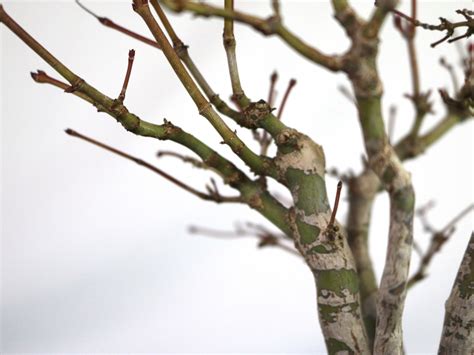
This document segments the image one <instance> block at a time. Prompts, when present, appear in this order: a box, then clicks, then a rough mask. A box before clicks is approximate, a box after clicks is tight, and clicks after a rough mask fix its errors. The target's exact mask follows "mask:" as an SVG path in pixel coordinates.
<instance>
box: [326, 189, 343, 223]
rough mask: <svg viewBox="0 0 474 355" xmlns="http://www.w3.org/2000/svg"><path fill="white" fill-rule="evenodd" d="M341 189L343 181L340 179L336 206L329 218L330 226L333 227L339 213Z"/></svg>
mask: <svg viewBox="0 0 474 355" xmlns="http://www.w3.org/2000/svg"><path fill="white" fill-rule="evenodd" d="M341 190H342V181H339V182H338V183H337V191H336V198H335V200H334V207H333V209H332V213H331V219H330V220H329V223H328V228H329V227H332V226H333V225H334V221H335V220H336V213H337V208H338V207H339V198H340V197H341Z"/></svg>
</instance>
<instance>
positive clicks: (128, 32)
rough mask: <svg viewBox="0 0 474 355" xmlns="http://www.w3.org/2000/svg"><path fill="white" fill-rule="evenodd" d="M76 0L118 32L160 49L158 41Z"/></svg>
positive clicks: (101, 21)
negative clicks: (96, 12)
mask: <svg viewBox="0 0 474 355" xmlns="http://www.w3.org/2000/svg"><path fill="white" fill-rule="evenodd" d="M75 1H76V4H77V5H79V6H80V7H81V8H82V9H83V10H84V11H85V12H87V13H88V14H90V15H92V16H94V17H95V18H96V19H97V20H98V21H99V22H100V23H101V24H102V25H104V26H105V27H109V28H112V29H114V30H116V31H118V32H121V33H123V34H125V35H127V36H129V37H132V38H135V39H136V40H139V41H140V42H143V43H146V44H148V45H150V46H152V47H155V48H158V49H160V46H159V45H158V43H156V42H155V41H153V40H152V39H149V38H147V37H145V36H142V35H140V34H138V33H136V32H133V31H131V30H129V29H127V28H125V27H122V26H120V25H118V24H116V23H115V22H113V21H112V20H110V19H108V18H107V17H101V16H98V15H97V14H95V13H94V12H92V11H91V10H90V9H88V8H87V7H85V6H84V5H83V4H82V3H81V2H80V1H79V0H75Z"/></svg>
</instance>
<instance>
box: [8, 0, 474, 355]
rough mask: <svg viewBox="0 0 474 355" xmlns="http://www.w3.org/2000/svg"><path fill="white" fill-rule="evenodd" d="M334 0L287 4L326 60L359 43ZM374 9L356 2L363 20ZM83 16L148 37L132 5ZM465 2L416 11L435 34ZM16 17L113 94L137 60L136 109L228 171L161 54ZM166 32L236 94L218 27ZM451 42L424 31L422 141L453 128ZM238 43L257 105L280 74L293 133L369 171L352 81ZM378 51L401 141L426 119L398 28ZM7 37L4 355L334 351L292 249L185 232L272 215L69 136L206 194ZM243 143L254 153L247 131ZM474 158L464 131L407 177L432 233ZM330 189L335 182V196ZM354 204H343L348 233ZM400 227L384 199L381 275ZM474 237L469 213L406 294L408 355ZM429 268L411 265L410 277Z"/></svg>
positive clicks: (422, 343) (130, 95)
mask: <svg viewBox="0 0 474 355" xmlns="http://www.w3.org/2000/svg"><path fill="white" fill-rule="evenodd" d="M236 3H237V8H239V9H242V10H246V11H249V12H251V13H255V14H260V15H263V16H266V15H268V14H269V13H270V6H269V3H270V1H237V2H236ZM328 3H329V1H327V2H326V1H282V12H283V16H284V20H285V22H286V23H287V25H288V27H289V28H291V29H292V30H293V31H294V32H295V33H297V34H299V35H301V36H302V37H303V38H304V39H305V40H307V41H308V42H310V43H313V44H315V45H317V46H318V48H320V49H322V50H324V51H325V52H328V53H336V52H342V51H343V50H345V49H346V47H347V45H348V41H347V39H346V38H345V37H344V34H343V31H342V30H341V29H340V28H338V25H337V24H336V22H335V21H334V20H333V18H332V11H331V9H330V6H329V4H328ZM372 3H373V2H372V1H364V2H358V3H356V5H355V6H356V8H357V9H359V10H360V12H361V14H363V15H367V14H368V13H369V12H370V10H371V8H372ZM85 4H87V5H88V6H89V7H90V8H92V9H93V10H94V11H96V12H97V13H98V14H99V15H102V16H106V17H109V18H111V19H113V20H114V21H115V22H117V23H120V24H122V25H124V26H126V27H129V28H131V29H134V30H136V31H138V32H141V33H143V34H147V35H148V32H147V29H146V28H145V25H144V23H142V20H141V19H140V17H139V16H138V15H137V14H135V13H134V12H133V11H132V9H131V6H130V2H108V1H101V2H86V3H85ZM407 5H408V4H407V3H404V4H403V8H405V9H406V8H407ZM469 6H472V3H468V2H466V3H460V2H458V1H456V2H454V1H444V2H426V1H422V2H421V1H420V5H419V8H420V9H419V13H420V16H421V18H422V19H423V20H425V21H431V22H435V21H437V20H436V19H437V17H438V16H440V15H441V16H445V17H448V18H449V17H451V18H452V17H454V16H455V14H454V10H455V9H457V8H462V7H469ZM4 7H5V9H6V10H7V11H8V12H9V13H10V14H11V16H12V17H14V18H15V19H16V20H17V21H18V22H19V23H20V24H22V25H23V26H24V28H26V29H27V30H28V31H29V32H30V33H31V34H32V35H33V36H35V37H36V38H37V39H38V40H39V41H40V42H41V43H42V44H43V45H44V46H46V47H47V48H48V49H49V50H50V51H51V52H52V53H54V54H55V55H56V56H57V57H58V58H59V59H60V60H62V61H63V62H64V63H65V64H66V65H68V66H69V67H70V68H71V69H72V70H73V71H75V72H76V73H77V74H79V75H80V76H81V77H83V78H85V79H86V80H87V81H88V82H89V83H91V84H92V85H94V86H95V87H97V88H98V89H99V90H101V91H103V92H104V93H106V94H108V95H109V96H112V97H115V96H117V95H118V93H119V91H120V87H121V83H122V80H123V75H124V72H125V68H126V62H127V52H128V50H129V49H131V48H135V50H136V59H135V65H134V68H133V73H132V78H131V81H130V85H129V88H128V92H127V98H126V105H127V106H128V108H129V109H130V111H132V112H134V113H136V114H138V115H139V116H140V117H142V118H143V119H146V120H149V121H152V122H157V123H159V122H161V121H162V119H163V118H164V117H166V118H167V119H168V120H170V121H172V122H173V123H175V124H177V125H179V126H181V127H183V128H185V129H186V130H188V131H190V132H193V133H195V134H196V135H197V136H198V137H199V138H201V139H203V140H205V141H206V142H207V143H208V144H210V145H211V146H212V147H214V148H215V149H218V150H219V151H220V152H221V153H222V154H224V155H225V156H227V157H230V158H232V153H231V152H230V151H229V149H227V147H223V146H221V145H220V144H219V141H220V139H219V137H218V136H217V134H216V133H215V132H213V130H212V128H211V127H210V125H209V124H208V123H207V122H206V121H205V119H203V118H202V117H200V116H199V115H198V114H197V112H196V109H195V107H194V106H193V103H192V101H191V100H190V99H189V97H188V96H187V94H186V92H185V91H184V89H183V88H182V86H181V84H180V83H179V81H178V80H177V78H176V77H175V76H174V73H173V71H172V70H171V68H170V67H169V65H168V63H167V62H166V60H165V59H164V56H163V55H162V53H160V52H159V51H158V50H156V49H153V48H152V47H149V46H147V45H145V44H141V43H138V42H136V41H134V40H133V39H129V38H126V37H124V36H122V35H120V34H118V33H116V32H114V31H112V30H109V29H107V28H105V27H103V26H101V25H100V24H99V23H98V22H97V21H96V20H95V19H94V18H92V17H90V16H89V15H87V14H86V13H84V12H82V11H81V10H80V9H79V8H78V7H77V6H76V5H75V4H74V3H73V2H72V1H68V2H52V1H37V2H23V1H6V2H4ZM171 19H172V21H173V23H174V24H175V26H176V30H177V32H178V34H179V35H180V36H181V37H182V39H183V41H184V42H185V43H187V44H189V45H190V53H191V55H192V57H193V59H194V60H195V61H196V63H197V64H198V65H199V67H200V69H201V70H202V72H203V73H204V74H205V75H206V77H207V78H208V80H209V82H210V83H211V85H212V86H213V87H214V89H215V90H216V91H217V92H219V93H220V94H221V97H223V98H227V97H228V96H229V94H230V83H229V80H228V76H227V68H226V61H225V53H224V51H223V49H222V44H221V43H222V42H221V34H222V21H220V20H206V19H200V18H198V19H192V18H191V16H188V15H183V16H175V15H173V16H171ZM389 22H390V21H389ZM439 36H440V34H439V33H431V32H424V31H419V32H418V38H417V43H418V45H419V46H418V47H419V60H420V68H421V80H422V89H423V90H427V89H433V98H434V99H435V100H436V102H437V105H435V111H436V112H435V114H434V115H432V116H429V117H427V119H426V126H425V127H424V129H427V128H429V127H430V126H432V125H433V124H435V123H436V121H437V120H439V119H440V118H441V117H442V116H443V114H444V108H443V107H442V105H440V104H439V97H438V95H437V92H436V90H437V88H440V87H446V88H448V89H449V90H452V86H451V83H450V79H449V76H448V74H447V72H446V71H445V70H443V69H442V68H441V67H440V66H439V64H438V60H439V58H440V56H441V55H444V56H446V57H447V58H448V59H449V60H450V61H451V62H453V63H458V61H459V56H458V52H457V51H456V48H455V46H454V45H449V44H443V45H441V46H439V47H438V48H436V49H432V48H430V47H429V43H431V42H433V41H434V40H436V39H438V38H439ZM236 37H237V44H238V47H237V50H238V59H239V65H240V72H241V77H242V83H243V85H244V89H245V90H246V92H247V94H248V95H249V96H250V97H252V98H254V99H255V100H258V99H260V98H266V96H267V90H268V81H269V80H268V78H269V75H270V73H271V72H272V71H273V70H275V69H276V70H277V71H278V72H279V73H280V81H279V83H278V90H279V94H280V95H278V97H277V100H278V98H280V99H281V96H282V93H283V90H284V88H285V86H286V83H287V81H288V80H289V79H290V78H292V77H294V78H296V79H297V80H298V84H297V86H296V87H295V89H294V92H293V94H292V96H291V97H290V100H289V102H288V105H287V108H286V110H285V111H286V112H285V115H284V120H285V122H287V123H288V124H289V125H290V126H293V127H295V128H297V129H300V130H302V131H304V132H305V133H308V134H309V135H311V136H312V137H313V138H314V139H315V140H316V141H317V142H319V143H320V144H322V145H323V147H324V149H325V152H326V159H327V164H328V167H334V166H335V167H338V168H339V169H341V170H342V171H345V170H348V169H353V170H355V171H360V168H361V163H360V162H361V156H362V155H363V154H364V149H363V144H362V139H361V133H360V128H359V126H358V121H357V116H356V112H355V109H354V107H353V106H352V105H351V103H349V101H348V100H347V99H346V98H344V97H343V96H342V95H341V94H340V93H339V92H338V90H337V87H338V86H339V85H348V83H347V80H346V78H345V77H344V76H343V75H341V74H332V73H329V72H327V71H325V70H324V69H321V68H319V67H317V66H315V65H314V64H312V63H310V62H308V61H307V60H305V59H304V58H302V57H300V56H299V55H298V54H296V53H294V52H293V51H292V50H290V49H289V48H287V47H286V45H285V44H284V43H282V42H281V41H280V40H279V39H277V38H274V37H270V38H265V37H263V36H261V35H260V34H258V33H256V32H254V31H253V30H251V29H249V28H247V27H245V26H241V25H237V26H236ZM382 38H383V39H382V45H381V54H380V60H379V66H380V71H381V75H382V78H383V80H384V86H385V96H384V111H385V112H388V107H389V105H390V104H396V105H398V107H399V108H398V115H397V117H398V118H397V121H396V128H395V137H400V136H402V135H403V134H404V133H405V132H406V130H407V129H408V128H409V127H410V125H411V122H412V118H413V110H412V107H411V104H410V102H409V101H408V100H407V99H405V98H403V94H404V93H407V92H409V91H410V88H411V84H410V76H409V67H408V60H407V55H406V45H405V43H404V41H403V40H402V39H401V37H400V35H399V34H398V33H397V32H396V31H395V30H394V29H393V26H392V24H391V23H387V25H386V26H385V27H384V30H383V36H382ZM0 40H1V55H0V59H1V95H0V98H1V110H0V112H1V133H2V136H1V143H2V144H1V149H2V171H1V172H2V174H1V177H2V180H1V193H2V195H1V196H2V205H1V208H2V211H1V216H2V218H1V225H2V235H1V241H2V244H1V246H2V276H1V281H2V282H1V286H2V309H1V310H2V317H1V320H2V323H1V325H2V331H1V335H2V346H1V350H2V352H4V353H14V352H44V353H52V352H87V353H89V352H96V353H99V352H109V353H112V352H115V353H116V352H153V353H164V352H175V353H176V352H201V353H211V352H234V353H244V352H245V353H248V352H253V353H262V352H285V353H291V352H292V353H324V352H325V346H324V341H323V338H322V336H321V334H320V329H319V325H318V321H317V316H316V305H315V288H314V284H313V280H312V276H311V274H310V272H309V271H308V269H307V267H306V266H305V265H304V264H303V262H302V261H301V260H300V259H298V258H297V257H294V256H291V255H289V254H285V253H283V252H281V251H279V250H272V249H265V250H258V249H257V248H256V247H255V245H256V241H255V240H252V239H243V240H232V241H220V240H216V239H211V238H207V237H201V236H196V235H190V234H189V233H188V232H187V229H188V226H189V225H200V226H209V227H211V226H212V227H215V228H221V229H227V230H231V229H232V228H233V223H235V222H237V221H253V222H258V223H262V224H266V223H265V221H264V220H263V218H262V217H260V216H259V215H258V214H256V213H255V212H253V211H251V210H250V209H249V208H247V207H245V206H236V205H216V204H214V203H209V202H204V201H200V200H198V199H196V198H195V197H193V196H191V195H189V194H188V193H186V192H184V191H182V190H179V189H178V188H176V187H174V186H173V185H171V184H170V183H169V182H167V181H165V180H163V179H161V178H160V177H158V176H156V175H154V174H152V173H150V172H149V171H146V170H145V169H143V168H141V167H139V166H136V165H134V164H132V163H130V162H127V161H125V160H123V159H121V158H118V157H115V156H111V155H110V154H109V153H107V152H104V151H101V150H99V149H98V148H95V147H93V146H91V145H88V144H86V143H84V142H81V141H79V140H77V139H74V138H71V137H69V136H67V135H66V134H64V133H63V130H64V129H65V128H68V127H70V128H73V129H75V130H77V131H79V132H82V133H84V134H86V135H90V136H92V137H95V138H97V139H99V140H102V141H104V142H107V143H109V144H111V145H113V146H115V147H119V148H121V149H124V150H125V151H127V152H129V153H133V154H134V155H137V156H140V157H142V158H144V159H147V160H148V161H151V162H155V163H156V164H157V165H158V166H160V167H161V168H163V169H165V170H166V171H168V172H172V173H173V174H174V175H175V176H177V177H179V178H181V179H183V180H185V181H187V182H188V183H190V184H192V185H193V186H194V187H197V188H202V187H203V186H204V184H205V183H206V182H207V181H208V174H205V173H202V172H200V171H198V170H196V169H193V168H191V167H189V166H185V165H183V164H181V163H179V162H177V161H175V160H171V159H163V160H159V161H158V160H156V158H155V153H156V151H157V150H158V149H173V150H176V151H180V152H185V150H183V149H182V148H180V147H179V146H176V145H175V144H173V143H169V142H160V141H155V140H152V139H147V138H140V137H136V136H134V135H132V134H130V133H128V132H125V131H124V130H123V129H122V127H121V126H120V125H119V124H117V123H116V122H115V120H113V119H111V118H109V117H107V116H106V115H105V114H98V113H96V111H95V109H94V108H93V107H91V106H90V105H88V104H87V103H85V102H82V101H81V100H79V99H77V98H75V97H73V96H72V95H69V94H64V93H62V92H61V91H60V90H58V89H55V88H53V87H49V86H46V85H38V84H36V83H34V82H33V81H32V80H31V78H30V76H29V72H30V71H34V70H37V69H43V70H45V71H46V72H47V73H50V74H52V75H54V76H55V77H57V75H56V74H55V73H54V72H53V70H52V69H50V68H49V67H48V66H47V65H46V64H45V63H44V62H43V61H42V60H41V59H40V58H39V57H37V56H36V55H35V54H34V53H33V52H32V51H31V50H30V49H28V48H27V47H26V46H25V45H24V44H23V43H22V42H21V41H20V40H19V39H17V38H16V37H14V35H13V34H12V33H10V32H9V31H8V30H6V28H5V27H4V26H2V27H1V29H0ZM458 74H460V71H459V70H458ZM229 125H231V126H232V127H234V124H233V123H232V122H229ZM237 130H238V132H239V134H242V137H243V138H245V139H246V141H248V142H249V144H250V145H252V146H253V147H256V146H255V144H254V143H253V142H252V139H251V136H250V134H248V133H246V132H244V131H243V130H242V129H239V128H237ZM472 161H473V143H472V122H467V123H465V124H463V125H460V126H459V127H457V128H455V129H453V130H452V131H451V132H450V133H449V134H448V135H447V136H446V137H444V138H443V139H441V140H440V141H439V143H437V144H436V145H435V146H433V147H432V148H430V149H429V150H428V151H427V152H426V154H424V155H422V156H421V157H419V158H418V159H416V161H410V162H407V163H406V167H407V169H408V170H410V171H411V172H412V174H413V175H412V176H413V182H414V185H415V188H416V192H417V204H418V205H421V204H424V203H426V202H427V201H429V200H431V199H434V200H436V202H437V205H436V207H435V209H434V210H433V211H432V213H431V217H432V221H433V224H435V225H436V226H438V227H443V226H444V224H445V223H446V222H448V220H449V219H450V218H451V217H453V216H454V215H455V214H456V213H457V212H458V211H460V210H461V209H463V208H464V207H465V206H467V205H468V204H469V203H471V202H472V201H473V187H472V181H473V165H472ZM240 166H242V165H240ZM335 186H336V181H335V180H332V179H328V187H329V194H330V196H333V195H334V191H335ZM222 190H223V191H228V190H227V189H226V188H222ZM346 207H347V206H346V205H345V203H342V207H341V210H340V214H339V218H340V219H341V220H344V217H345V213H346V210H347V208H346ZM387 217H388V204H387V198H386V196H385V195H384V194H380V196H379V197H378V199H377V202H376V204H375V208H374V213H373V218H372V219H373V223H372V225H371V229H370V231H371V239H370V242H371V251H372V255H373V259H374V263H375V267H376V271H377V275H378V276H380V274H381V271H382V268H383V262H384V258H385V246H386V240H387V224H388V218H387ZM472 226H473V225H472V216H469V217H468V218H466V219H464V220H463V221H462V222H461V223H459V225H458V228H457V230H456V233H455V234H454V235H453V237H452V240H451V241H450V242H449V243H448V244H447V245H446V246H445V248H444V249H443V251H442V253H441V254H440V255H438V256H437V257H436V260H435V263H434V265H433V266H432V267H431V268H430V271H429V273H430V276H429V278H428V279H427V280H426V281H424V282H423V283H421V284H419V285H418V286H416V287H415V288H413V289H412V290H411V291H410V292H409V294H408V297H407V302H406V307H405V317H404V334H405V345H406V349H407V351H408V353H410V354H415V353H419V354H421V353H423V354H433V353H435V352H436V349H437V345H438V341H439V335H440V331H441V326H442V320H443V316H444V309H443V304H444V301H445V300H446V298H447V296H448V294H449V291H450V289H451V286H452V282H453V280H454V276H455V274H456V271H457V268H458V265H459V263H460V260H461V257H462V254H463V252H464V249H465V247H466V245H467V241H468V237H469V234H470V232H471V230H472ZM415 239H416V240H417V241H418V242H419V244H420V245H421V246H423V247H426V245H427V244H428V242H429V235H427V234H425V233H423V231H422V229H421V227H420V225H419V223H418V221H417V222H416V226H415ZM418 262H419V258H418V257H417V256H416V255H413V258H412V270H413V269H414V268H415V267H416V266H417V265H418Z"/></svg>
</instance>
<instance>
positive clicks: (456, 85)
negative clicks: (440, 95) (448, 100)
mask: <svg viewBox="0 0 474 355" xmlns="http://www.w3.org/2000/svg"><path fill="white" fill-rule="evenodd" d="M439 64H440V65H441V66H442V67H443V68H445V69H446V70H447V71H448V73H449V76H450V77H451V81H452V83H453V88H454V92H458V91H459V82H458V78H457V77H456V73H455V72H454V67H453V66H452V65H451V64H450V63H449V62H448V61H447V60H446V58H444V57H441V58H440V59H439Z"/></svg>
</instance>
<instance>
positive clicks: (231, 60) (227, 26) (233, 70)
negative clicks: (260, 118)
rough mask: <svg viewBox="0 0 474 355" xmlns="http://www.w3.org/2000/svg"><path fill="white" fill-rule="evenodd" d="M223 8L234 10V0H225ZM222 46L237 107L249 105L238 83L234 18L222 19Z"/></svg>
mask: <svg viewBox="0 0 474 355" xmlns="http://www.w3.org/2000/svg"><path fill="white" fill-rule="evenodd" d="M224 6H225V10H226V11H234V0H225V5H224ZM222 39H223V42H224V48H225V52H226V56H227V65H228V67H229V76H230V81H231V84H232V95H233V99H234V100H235V102H237V103H238V105H239V107H241V108H245V107H247V106H248V105H249V103H250V100H249V99H248V97H247V96H245V93H244V90H243V89H242V85H241V84H240V76H239V69H238V66H237V57H236V54H235V47H236V42H235V36H234V20H233V19H229V18H226V19H224V33H223V35H222Z"/></svg>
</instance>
